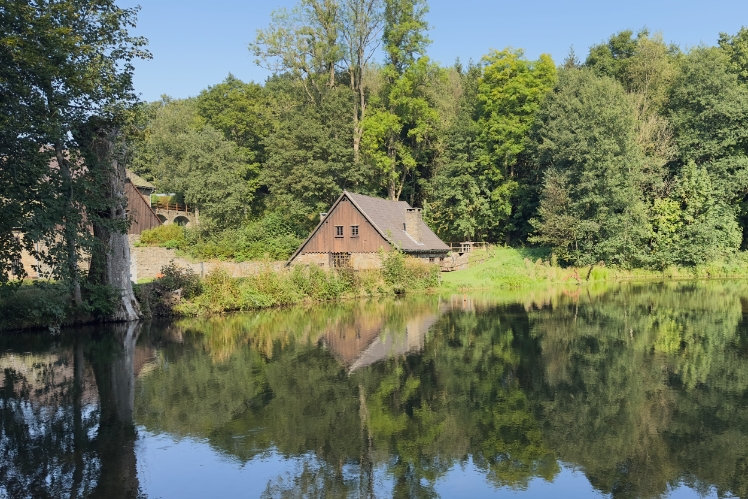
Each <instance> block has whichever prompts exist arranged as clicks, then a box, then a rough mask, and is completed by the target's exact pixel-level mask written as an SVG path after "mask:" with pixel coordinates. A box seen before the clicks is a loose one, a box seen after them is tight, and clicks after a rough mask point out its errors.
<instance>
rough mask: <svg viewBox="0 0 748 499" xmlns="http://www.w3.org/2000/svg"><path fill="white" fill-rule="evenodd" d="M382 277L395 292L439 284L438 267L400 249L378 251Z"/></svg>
mask: <svg viewBox="0 0 748 499" xmlns="http://www.w3.org/2000/svg"><path fill="white" fill-rule="evenodd" d="M380 257H381V259H382V278H383V279H384V282H385V283H386V284H387V285H388V286H391V287H392V289H393V290H394V291H395V293H404V292H405V291H406V290H420V289H427V288H433V287H436V286H438V284H439V272H440V271H439V267H438V266H437V265H433V264H427V263H424V262H423V261H422V260H420V259H417V258H410V257H407V256H406V255H405V254H404V253H402V252H401V251H397V250H393V251H388V252H382V253H380Z"/></svg>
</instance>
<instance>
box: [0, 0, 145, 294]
mask: <svg viewBox="0 0 748 499" xmlns="http://www.w3.org/2000/svg"><path fill="white" fill-rule="evenodd" d="M137 11H138V9H137V8H130V9H128V8H120V7H118V6H117V5H115V3H114V2H113V1H111V0H101V1H96V2H91V1H86V0H66V1H59V2H33V1H14V2H9V3H7V2H6V3H4V4H3V8H2V11H1V12H0V82H2V88H3V90H2V92H3V98H2V99H0V116H1V117H0V151H2V156H3V157H2V161H3V167H2V168H1V169H0V199H2V201H1V202H0V203H1V204H2V216H0V285H4V284H5V283H6V282H7V281H8V279H9V277H10V271H11V270H12V271H13V272H14V274H15V276H16V277H21V278H22V277H24V272H23V268H22V267H21V266H20V262H19V260H20V253H21V250H22V249H25V250H27V251H28V252H29V253H31V254H33V255H34V256H36V257H37V258H38V259H39V260H41V261H43V262H44V264H45V265H46V266H47V267H49V268H50V269H51V274H52V276H53V277H54V278H55V279H57V280H58V282H59V283H60V284H62V285H65V286H68V288H69V290H70V291H71V292H72V295H73V297H74V299H75V301H76V302H77V304H78V305H80V304H81V294H80V281H81V272H80V267H79V265H78V262H79V260H80V259H81V258H82V254H83V253H85V252H89V253H90V252H96V253H98V254H102V253H103V251H105V248H103V247H102V245H97V244H96V241H95V238H94V237H93V236H92V234H91V232H90V230H89V229H90V226H91V224H92V223H93V224H99V223H100V224H101V225H102V226H106V228H107V229H110V230H113V231H115V232H121V231H122V227H117V226H116V224H111V223H109V224H107V221H106V217H103V216H101V213H104V212H107V210H108V209H110V208H111V207H112V206H111V203H110V202H109V200H108V198H107V196H106V195H105V192H106V191H105V190H104V189H105V188H104V186H103V185H102V182H101V180H102V177H106V175H107V174H108V173H109V170H108V169H107V168H99V166H101V165H93V164H90V163H89V164H88V165H87V166H88V168H83V163H82V161H81V159H82V158H83V157H84V156H86V152H87V148H88V147H89V146H90V142H88V140H87V139H89V140H90V136H88V137H86V136H85V134H83V135H84V136H83V137H82V136H81V133H80V131H81V129H82V128H85V127H86V126H87V125H88V124H89V123H91V122H93V121H95V122H97V123H98V124H99V125H102V126H104V127H106V128H108V129H109V130H113V129H122V128H123V127H126V126H127V124H128V122H129V114H130V109H131V107H132V106H133V105H134V104H135V103H136V102H137V97H136V96H135V94H134V92H133V87H132V76H133V64H132V63H133V61H134V60H136V59H147V58H149V57H150V54H149V53H148V52H147V51H146V50H145V48H144V47H145V45H146V43H147V42H146V40H145V39H143V38H140V37H134V36H131V34H130V33H129V32H128V30H129V29H130V28H132V27H134V26H135V21H136V15H137ZM53 158H54V159H55V161H56V163H55V164H54V166H52V160H53ZM19 229H20V232H19V233H18V234H16V231H19Z"/></svg>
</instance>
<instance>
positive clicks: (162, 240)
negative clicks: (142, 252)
mask: <svg viewBox="0 0 748 499" xmlns="http://www.w3.org/2000/svg"><path fill="white" fill-rule="evenodd" d="M184 242H185V235H184V228H183V227H180V226H179V225H177V224H168V225H159V226H158V227H155V228H153V229H146V230H144V231H143V233H142V234H140V243H141V244H145V245H147V246H167V247H172V248H178V247H180V246H181V245H183V244H184Z"/></svg>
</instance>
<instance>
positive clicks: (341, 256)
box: [330, 253, 351, 269]
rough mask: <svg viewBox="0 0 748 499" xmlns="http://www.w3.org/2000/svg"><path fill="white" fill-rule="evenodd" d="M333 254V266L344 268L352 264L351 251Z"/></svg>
mask: <svg viewBox="0 0 748 499" xmlns="http://www.w3.org/2000/svg"><path fill="white" fill-rule="evenodd" d="M330 255H331V256H332V268H334V269H344V268H348V267H350V266H351V254H350V253H331V254H330Z"/></svg>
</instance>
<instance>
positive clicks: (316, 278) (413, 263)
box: [0, 248, 748, 331]
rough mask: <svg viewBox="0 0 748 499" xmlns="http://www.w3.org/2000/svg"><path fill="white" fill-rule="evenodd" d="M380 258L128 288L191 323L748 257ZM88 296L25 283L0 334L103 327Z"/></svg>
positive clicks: (708, 275)
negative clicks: (359, 265)
mask: <svg viewBox="0 0 748 499" xmlns="http://www.w3.org/2000/svg"><path fill="white" fill-rule="evenodd" d="M383 258H384V260H383V263H384V265H383V268H382V269H381V270H370V271H360V272H354V271H352V270H339V271H336V272H325V271H323V270H321V269H319V268H316V267H296V268H294V269H292V270H290V271H285V270H284V271H278V270H277V269H275V268H274V267H273V266H272V265H266V266H265V267H264V268H263V269H262V270H261V271H260V272H258V273H257V274H256V275H253V276H249V277H241V278H234V277H232V276H231V274H230V273H229V272H228V271H227V270H226V269H223V268H221V267H220V266H219V267H217V268H216V269H214V270H213V271H212V272H210V273H208V274H207V275H206V276H205V277H201V276H200V275H198V274H197V273H196V272H195V271H194V270H193V269H191V268H182V267H179V266H177V265H174V264H172V265H169V266H166V267H164V268H163V269H162V270H163V277H161V278H160V279H157V280H154V281H152V282H149V283H144V284H138V285H136V286H134V289H135V293H136V296H137V297H138V300H139V301H140V303H141V308H142V312H143V314H144V316H145V317H154V316H175V317H194V316H205V315H216V314H221V313H226V312H233V311H249V310H258V309H265V308H272V307H280V306H289V305H298V304H314V303H320V302H329V301H338V300H354V299H360V298H369V297H375V296H393V295H400V294H428V293H431V294H433V293H457V292H460V293H461V292H469V291H480V290H486V291H490V290H522V289H528V288H549V287H556V286H587V285H590V284H594V283H606V282H618V281H644V280H652V281H667V280H686V279H715V278H748V253H739V254H737V255H735V256H733V257H732V258H731V259H730V260H726V261H721V262H714V263H712V264H709V265H701V266H697V267H692V268H677V267H672V268H668V269H665V270H664V271H654V270H642V269H634V270H626V269H615V268H608V267H605V266H604V265H603V264H598V265H593V266H587V267H561V266H559V265H557V264H556V262H555V261H554V258H553V256H552V255H551V253H550V252H549V251H547V250H543V249H516V248H491V249H490V250H489V251H488V252H487V253H484V254H475V255H471V260H472V261H471V265H470V268H468V269H466V270H461V271H457V272H448V273H440V272H439V270H438V268H437V267H436V266H435V265H428V264H425V263H423V262H421V261H419V260H413V259H410V258H406V257H405V256H403V255H401V254H399V253H394V252H393V253H388V254H383ZM258 265H259V264H258ZM93 298H95V300H89V301H90V302H91V303H90V304H88V305H87V306H86V307H84V308H83V309H76V308H74V307H72V306H71V305H70V303H69V300H68V299H67V295H66V293H65V291H64V290H62V289H60V288H59V287H57V286H56V285H54V284H46V283H35V284H34V285H24V286H22V287H21V289H20V290H18V291H17V292H16V293H15V294H14V295H11V296H8V297H5V298H0V331H8V330H20V329H32V328H50V329H51V330H53V331H56V330H58V329H59V328H60V327H62V326H69V325H74V324H83V323H87V322H96V321H102V320H103V319H102V317H105V316H106V309H107V308H106V295H105V293H100V294H99V295H98V296H94V297H93ZM87 303H88V302H87Z"/></svg>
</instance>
